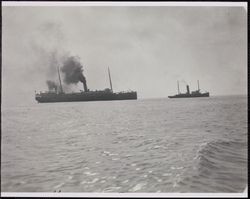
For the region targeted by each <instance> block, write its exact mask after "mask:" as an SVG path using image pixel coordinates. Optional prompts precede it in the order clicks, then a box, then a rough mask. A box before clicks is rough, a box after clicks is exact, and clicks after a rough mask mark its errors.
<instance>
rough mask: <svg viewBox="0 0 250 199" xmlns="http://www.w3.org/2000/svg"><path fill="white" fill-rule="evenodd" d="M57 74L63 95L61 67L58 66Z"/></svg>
mask: <svg viewBox="0 0 250 199" xmlns="http://www.w3.org/2000/svg"><path fill="white" fill-rule="evenodd" d="M57 72H58V77H59V83H60V92H61V93H63V88H62V82H61V76H60V71H59V66H57Z"/></svg>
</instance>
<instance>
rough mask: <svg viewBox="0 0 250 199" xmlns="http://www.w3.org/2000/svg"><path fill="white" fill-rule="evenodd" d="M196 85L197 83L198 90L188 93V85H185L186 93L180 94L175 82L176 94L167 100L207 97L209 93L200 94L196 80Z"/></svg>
mask: <svg viewBox="0 0 250 199" xmlns="http://www.w3.org/2000/svg"><path fill="white" fill-rule="evenodd" d="M197 83H198V89H197V90H196V91H192V92H191V93H190V90H189V85H187V86H186V88H187V92H186V93H181V92H180V88H179V81H177V88H178V94H176V95H172V96H168V98H190V97H209V92H205V93H201V92H200V85H199V80H197Z"/></svg>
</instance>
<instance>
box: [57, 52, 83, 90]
mask: <svg viewBox="0 0 250 199" xmlns="http://www.w3.org/2000/svg"><path fill="white" fill-rule="evenodd" d="M61 71H62V72H63V74H64V79H63V81H64V83H66V84H77V83H78V82H79V81H80V82H82V83H83V86H84V91H87V90H88V88H87V82H86V78H85V77H84V75H83V66H82V65H81V63H80V61H79V58H77V57H74V56H71V57H68V58H67V59H66V60H65V61H64V63H63V66H62V67H61Z"/></svg>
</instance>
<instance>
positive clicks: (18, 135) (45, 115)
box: [1, 96, 248, 193]
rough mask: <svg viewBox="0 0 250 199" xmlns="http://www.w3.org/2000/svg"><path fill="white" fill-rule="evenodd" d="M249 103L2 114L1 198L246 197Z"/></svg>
mask: <svg viewBox="0 0 250 199" xmlns="http://www.w3.org/2000/svg"><path fill="white" fill-rule="evenodd" d="M247 139H248V136H247V97H246V96H227V97H226V96H221V97H209V98H193V99H167V98H162V99H139V100H131V101H130V100H128V101H98V102H72V103H68V102H67V103H48V104H34V105H30V106H19V107H2V135H1V191H2V192H55V191H56V192H58V191H61V192H105V193H106V192H116V193H131V192H143V193H149V192H150V193H159V192H163V193H169V192H181V193H182V192H184V193H186V192H193V193H196V192H197V193H201V192H203V193H204V192H212V193H218V192H219V193H224V192H229V193H231V192H243V191H244V189H245V188H246V184H247V176H248V172H247Z"/></svg>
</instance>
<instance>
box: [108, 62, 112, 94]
mask: <svg viewBox="0 0 250 199" xmlns="http://www.w3.org/2000/svg"><path fill="white" fill-rule="evenodd" d="M108 72H109V84H110V89H111V91H112V92H113V88H112V81H111V76H110V71H109V67H108Z"/></svg>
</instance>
